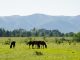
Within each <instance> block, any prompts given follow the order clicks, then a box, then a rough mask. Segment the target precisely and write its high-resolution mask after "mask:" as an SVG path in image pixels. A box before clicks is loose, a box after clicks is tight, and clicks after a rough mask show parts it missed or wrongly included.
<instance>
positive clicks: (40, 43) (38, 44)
mask: <svg viewBox="0 0 80 60" xmlns="http://www.w3.org/2000/svg"><path fill="white" fill-rule="evenodd" d="M27 44H28V45H29V48H30V46H31V45H32V48H34V45H36V46H37V48H40V47H41V46H43V48H44V46H45V48H47V45H46V43H45V42H44V41H29V42H27Z"/></svg>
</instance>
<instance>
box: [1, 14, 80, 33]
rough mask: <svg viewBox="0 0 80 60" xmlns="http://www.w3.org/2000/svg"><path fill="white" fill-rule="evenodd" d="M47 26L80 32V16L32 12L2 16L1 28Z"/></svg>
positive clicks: (40, 27)
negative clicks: (30, 13)
mask: <svg viewBox="0 0 80 60" xmlns="http://www.w3.org/2000/svg"><path fill="white" fill-rule="evenodd" d="M34 27H35V28H39V29H42V28H45V29H49V30H50V29H51V30H55V29H57V30H59V31H61V32H79V31H80V28H79V27H80V16H49V15H44V14H32V15H29V16H18V15H14V16H3V17H2V16H1V17H0V28H4V29H7V30H9V31H10V30H14V29H19V28H21V29H26V30H30V29H32V28H34Z"/></svg>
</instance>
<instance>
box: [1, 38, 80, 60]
mask: <svg viewBox="0 0 80 60" xmlns="http://www.w3.org/2000/svg"><path fill="white" fill-rule="evenodd" d="M5 39H6V38H5ZM47 45H48V48H47V49H31V48H30V49H29V47H28V45H26V44H24V43H19V42H18V43H16V47H15V48H13V49H10V48H9V45H4V44H2V43H0V60H80V44H79V43H77V44H76V45H73V44H72V45H69V44H67V43H64V44H60V45H57V44H55V43H50V42H49V43H47ZM35 51H38V52H42V53H43V55H36V54H35Z"/></svg>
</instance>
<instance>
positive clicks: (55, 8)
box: [0, 0, 80, 16]
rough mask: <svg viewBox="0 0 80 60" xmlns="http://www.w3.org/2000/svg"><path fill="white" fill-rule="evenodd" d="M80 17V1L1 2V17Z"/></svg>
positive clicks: (2, 0) (18, 0)
mask: <svg viewBox="0 0 80 60" xmlns="http://www.w3.org/2000/svg"><path fill="white" fill-rule="evenodd" d="M35 13H41V14H47V15H67V16H75V15H80V0H0V16H10V15H31V14H35Z"/></svg>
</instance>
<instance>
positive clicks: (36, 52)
mask: <svg viewBox="0 0 80 60" xmlns="http://www.w3.org/2000/svg"><path fill="white" fill-rule="evenodd" d="M35 54H36V55H37V56H40V55H43V53H42V52H39V51H35Z"/></svg>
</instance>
